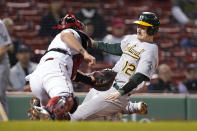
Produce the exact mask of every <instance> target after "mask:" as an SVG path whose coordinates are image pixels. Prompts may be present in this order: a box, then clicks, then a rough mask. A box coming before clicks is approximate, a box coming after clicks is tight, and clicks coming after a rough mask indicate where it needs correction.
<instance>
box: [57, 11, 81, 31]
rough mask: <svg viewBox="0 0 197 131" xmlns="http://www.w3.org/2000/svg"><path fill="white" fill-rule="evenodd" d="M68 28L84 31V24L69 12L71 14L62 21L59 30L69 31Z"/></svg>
mask: <svg viewBox="0 0 197 131" xmlns="http://www.w3.org/2000/svg"><path fill="white" fill-rule="evenodd" d="M67 28H72V29H77V30H83V29H84V24H83V23H82V22H81V21H79V20H77V19H76V18H75V16H74V15H73V14H72V13H71V11H69V13H68V14H67V15H66V16H65V17H64V18H62V19H61V21H60V22H59V25H58V29H67Z"/></svg>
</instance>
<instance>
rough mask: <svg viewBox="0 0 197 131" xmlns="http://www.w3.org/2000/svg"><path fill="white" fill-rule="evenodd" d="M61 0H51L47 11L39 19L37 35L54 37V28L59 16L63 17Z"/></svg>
mask: <svg viewBox="0 0 197 131" xmlns="http://www.w3.org/2000/svg"><path fill="white" fill-rule="evenodd" d="M62 5H63V3H62V0H51V1H50V7H49V12H47V13H46V14H45V15H44V16H43V17H42V20H41V23H40V31H39V35H40V36H42V37H55V36H56V34H57V33H58V30H57V29H55V28H54V27H56V26H57V25H58V24H59V20H60V18H62V17H64V14H63V12H62Z"/></svg>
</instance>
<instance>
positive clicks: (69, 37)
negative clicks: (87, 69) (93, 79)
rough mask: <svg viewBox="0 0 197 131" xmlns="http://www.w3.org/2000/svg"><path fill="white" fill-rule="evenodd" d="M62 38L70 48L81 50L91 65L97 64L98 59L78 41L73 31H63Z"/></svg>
mask: <svg viewBox="0 0 197 131" xmlns="http://www.w3.org/2000/svg"><path fill="white" fill-rule="evenodd" d="M61 39H62V41H64V42H65V43H66V44H67V45H68V46H69V47H70V48H73V49H74V50H76V51H78V52H80V53H81V54H82V55H83V56H84V59H85V60H86V61H87V62H88V65H89V66H93V65H95V64H96V59H95V58H94V57H93V56H91V55H90V54H89V53H88V52H87V51H86V50H85V49H84V48H83V47H82V45H81V44H80V43H79V42H78V40H77V39H76V38H75V37H74V35H73V34H72V33H71V32H63V33H61Z"/></svg>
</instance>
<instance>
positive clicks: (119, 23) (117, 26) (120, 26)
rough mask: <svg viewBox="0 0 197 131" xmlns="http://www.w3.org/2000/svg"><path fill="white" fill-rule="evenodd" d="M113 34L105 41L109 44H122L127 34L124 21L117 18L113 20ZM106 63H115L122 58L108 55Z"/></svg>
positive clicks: (107, 36) (108, 35) (106, 37)
mask: <svg viewBox="0 0 197 131" xmlns="http://www.w3.org/2000/svg"><path fill="white" fill-rule="evenodd" d="M111 27H112V33H111V34H107V35H106V36H105V37H104V39H103V41H104V42H107V43H120V42H121V41H122V39H123V38H124V37H125V33H126V25H125V23H124V21H123V20H122V19H120V18H115V19H113V20H112V24H111ZM105 56H106V57H105V61H107V62H112V63H115V62H117V61H118V60H119V58H120V56H115V55H110V54H106V55H105Z"/></svg>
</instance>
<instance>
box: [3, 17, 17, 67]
mask: <svg viewBox="0 0 197 131" xmlns="http://www.w3.org/2000/svg"><path fill="white" fill-rule="evenodd" d="M3 23H4V24H5V26H6V28H7V30H8V33H9V35H10V36H11V39H12V45H10V49H9V50H8V56H9V61H10V66H11V67H12V66H14V65H15V64H16V63H17V59H16V51H17V48H18V46H19V44H20V41H19V39H18V38H17V37H15V36H14V33H13V28H14V22H13V20H12V19H10V18H4V19H3Z"/></svg>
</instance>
